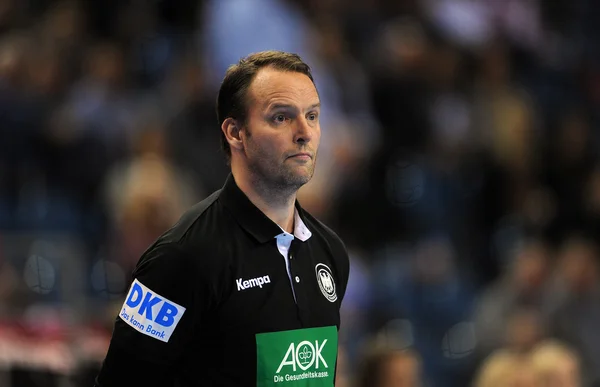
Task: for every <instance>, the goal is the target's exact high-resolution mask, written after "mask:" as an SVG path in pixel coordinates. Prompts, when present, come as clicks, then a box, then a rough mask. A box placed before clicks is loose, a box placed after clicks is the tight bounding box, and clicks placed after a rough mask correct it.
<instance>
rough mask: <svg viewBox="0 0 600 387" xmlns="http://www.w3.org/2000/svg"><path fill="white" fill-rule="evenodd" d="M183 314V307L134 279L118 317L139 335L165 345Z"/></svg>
mask: <svg viewBox="0 0 600 387" xmlns="http://www.w3.org/2000/svg"><path fill="white" fill-rule="evenodd" d="M184 312H185V308H184V307H183V306H181V305H178V304H176V303H174V302H173V301H170V300H168V299H166V298H165V297H163V296H161V295H160V294H157V293H155V292H153V291H152V290H150V289H149V288H147V287H146V286H144V285H143V284H142V283H141V282H140V281H138V280H137V279H136V280H135V281H133V284H131V288H130V289H129V293H128V294H127V298H126V299H125V303H124V304H123V308H122V309H121V312H120V313H119V317H120V318H121V319H122V320H123V321H125V322H126V323H127V324H129V325H130V326H131V327H132V328H134V329H136V330H137V331H139V332H140V333H143V334H145V335H147V336H150V337H153V338H155V339H158V340H160V341H164V342H165V343H166V342H168V341H169V338H170V337H171V334H172V333H173V331H174V330H175V327H176V326H177V323H179V320H181V317H182V316H183V313H184Z"/></svg>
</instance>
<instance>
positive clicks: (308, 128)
mask: <svg viewBox="0 0 600 387" xmlns="http://www.w3.org/2000/svg"><path fill="white" fill-rule="evenodd" d="M314 131H315V128H314V124H312V125H311V123H310V122H309V121H308V120H307V119H306V118H305V117H303V118H301V119H299V120H296V128H295V131H294V142H295V143H298V144H307V143H309V142H310V141H311V140H312V138H313V136H314Z"/></svg>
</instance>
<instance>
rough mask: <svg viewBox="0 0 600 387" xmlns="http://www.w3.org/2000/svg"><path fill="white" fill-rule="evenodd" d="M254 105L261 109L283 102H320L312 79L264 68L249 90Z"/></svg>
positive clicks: (300, 74) (308, 103)
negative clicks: (276, 102) (275, 102)
mask: <svg viewBox="0 0 600 387" xmlns="http://www.w3.org/2000/svg"><path fill="white" fill-rule="evenodd" d="M248 96H249V97H250V100H251V101H252V103H253V104H254V105H255V106H257V107H261V108H265V107H267V106H268V105H269V104H270V103H271V102H274V101H281V102H286V103H291V104H298V105H310V104H315V103H318V102H319V95H318V93H317V89H316V88H315V85H314V84H313V83H312V81H311V80H310V78H309V77H308V76H306V75H304V74H302V73H298V72H292V71H281V70H276V69H273V68H269V67H267V68H263V69H260V70H259V71H258V73H257V74H256V76H255V77H254V80H253V81H252V83H251V84H250V88H249V89H248Z"/></svg>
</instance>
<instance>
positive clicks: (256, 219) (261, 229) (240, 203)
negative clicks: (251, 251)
mask: <svg viewBox="0 0 600 387" xmlns="http://www.w3.org/2000/svg"><path fill="white" fill-rule="evenodd" d="M219 201H220V202H222V203H223V205H224V206H225V207H226V208H227V209H228V210H229V211H230V212H231V214H232V215H233V217H234V218H235V219H236V221H237V222H238V223H239V224H240V226H242V228H243V229H244V230H246V232H248V233H249V234H250V235H252V236H253V237H254V238H255V239H256V240H257V241H258V242H260V243H266V242H268V241H269V240H272V239H274V238H275V237H277V235H280V234H281V231H282V229H281V227H279V226H278V225H277V224H276V223H275V222H273V221H272V220H271V219H269V218H268V217H267V216H266V215H265V214H264V213H263V212H262V211H261V210H259V209H258V207H256V206H255V205H254V204H253V203H252V202H251V201H250V199H248V197H247V196H246V194H245V193H244V192H243V191H242V190H241V189H240V188H239V187H238V185H237V184H236V182H235V179H234V177H233V175H232V174H231V173H230V174H229V176H228V177H227V180H226V181H225V185H224V186H223V188H222V189H221V192H220V194H219ZM302 211H303V209H302V207H300V204H299V203H298V201H297V200H296V203H295V211H294V212H295V222H294V224H295V227H294V236H295V237H296V238H298V239H300V240H301V241H303V242H304V241H306V240H307V239H308V238H310V237H311V235H312V233H311V232H310V230H309V229H308V228H307V227H306V224H305V223H304V221H303V220H302V217H301V216H302V215H301V214H302Z"/></svg>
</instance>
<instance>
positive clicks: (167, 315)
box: [154, 301, 178, 327]
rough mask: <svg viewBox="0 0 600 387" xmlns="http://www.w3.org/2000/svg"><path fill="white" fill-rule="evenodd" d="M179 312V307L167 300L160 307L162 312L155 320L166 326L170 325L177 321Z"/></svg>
mask: <svg viewBox="0 0 600 387" xmlns="http://www.w3.org/2000/svg"><path fill="white" fill-rule="evenodd" d="M177 313H178V310H177V307H176V306H174V305H171V304H169V303H168V302H166V301H165V303H164V304H163V306H162V308H160V312H158V315H157V316H156V320H155V321H154V322H155V323H157V324H160V325H162V326H164V327H170V326H171V325H173V323H174V322H175V316H177Z"/></svg>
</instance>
